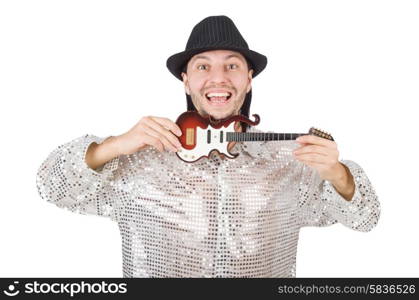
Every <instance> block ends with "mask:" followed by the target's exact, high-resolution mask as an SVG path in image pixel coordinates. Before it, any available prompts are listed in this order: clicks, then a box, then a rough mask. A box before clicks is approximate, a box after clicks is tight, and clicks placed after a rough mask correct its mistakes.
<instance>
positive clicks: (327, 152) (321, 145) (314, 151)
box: [293, 135, 355, 200]
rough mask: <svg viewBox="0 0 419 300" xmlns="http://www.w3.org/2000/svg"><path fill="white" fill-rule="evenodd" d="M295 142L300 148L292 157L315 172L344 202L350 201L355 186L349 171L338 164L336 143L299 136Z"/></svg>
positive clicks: (312, 136)
mask: <svg viewBox="0 0 419 300" xmlns="http://www.w3.org/2000/svg"><path fill="white" fill-rule="evenodd" d="M296 141H297V142H298V143H300V144H301V147H299V148H297V149H296V150H294V152H293V154H294V157H295V158H296V159H297V160H298V161H301V162H302V163H304V164H306V165H308V166H310V167H313V168H314V169H315V170H317V172H318V173H319V176H320V177H321V178H322V179H324V180H328V181H329V182H330V183H332V184H333V186H334V187H335V189H336V190H337V191H338V192H339V193H340V194H341V195H342V196H343V197H344V198H345V199H346V200H350V199H351V198H352V196H353V193H354V190H355V184H354V181H353V177H352V175H351V174H350V172H349V170H348V169H347V168H346V167H345V166H344V165H343V164H342V163H341V162H339V151H338V147H337V144H336V142H334V141H330V140H327V139H324V138H321V137H317V136H314V135H304V136H300V137H299V138H297V140H296Z"/></svg>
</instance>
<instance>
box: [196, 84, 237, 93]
mask: <svg viewBox="0 0 419 300" xmlns="http://www.w3.org/2000/svg"><path fill="white" fill-rule="evenodd" d="M210 89H224V90H227V91H229V92H231V93H233V92H234V93H236V94H237V89H236V88H235V87H234V86H228V85H211V86H208V87H206V88H203V89H201V91H200V92H201V95H205V94H206V92H207V91H208V90H210Z"/></svg>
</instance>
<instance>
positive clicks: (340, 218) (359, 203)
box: [298, 160, 380, 232]
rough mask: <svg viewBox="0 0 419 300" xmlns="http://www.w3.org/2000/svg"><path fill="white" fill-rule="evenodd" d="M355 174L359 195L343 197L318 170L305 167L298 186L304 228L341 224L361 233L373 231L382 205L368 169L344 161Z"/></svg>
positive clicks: (299, 205)
mask: <svg viewBox="0 0 419 300" xmlns="http://www.w3.org/2000/svg"><path fill="white" fill-rule="evenodd" d="M341 163H342V164H344V165H345V166H346V167H348V169H349V171H350V172H351V174H352V176H353V178H354V182H355V192H354V195H353V197H352V199H351V200H350V201H347V200H346V199H345V198H343V197H342V196H341V195H340V194H339V193H338V192H337V191H336V189H335V188H334V186H333V185H332V184H331V183H330V182H329V181H327V180H322V179H321V178H320V176H319V175H318V173H317V171H316V170H315V169H314V168H310V167H308V166H306V165H304V166H303V172H302V176H301V181H300V183H299V187H298V198H299V199H298V208H299V212H300V220H301V226H328V225H332V224H335V223H337V222H339V223H341V224H343V225H345V226H347V227H349V228H351V229H354V230H357V231H364V232H367V231H370V230H371V229H372V228H374V227H375V226H376V224H377V222H378V219H379V217H380V203H379V201H378V197H377V195H376V193H375V190H374V188H373V186H372V184H371V182H370V180H369V179H368V177H367V175H366V174H365V172H364V170H363V169H362V168H361V167H360V166H359V165H358V164H357V163H355V162H353V161H351V160H343V161H341Z"/></svg>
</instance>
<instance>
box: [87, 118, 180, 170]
mask: <svg viewBox="0 0 419 300" xmlns="http://www.w3.org/2000/svg"><path fill="white" fill-rule="evenodd" d="M175 134H176V135H177V136H181V135H182V132H181V130H180V128H179V126H178V125H177V124H176V123H174V122H173V121H171V120H170V119H168V118H161V117H154V116H147V117H142V118H141V119H140V121H139V122H138V123H137V124H135V126H134V127H132V128H131V129H130V130H129V131H127V132H126V133H123V134H121V135H118V136H112V137H109V138H107V139H106V140H104V141H103V142H102V143H101V144H99V145H98V144H96V143H92V144H91V145H90V146H89V149H88V150H87V152H86V157H85V161H86V163H87V165H88V166H89V167H90V168H92V169H97V168H98V167H100V166H102V165H104V164H105V163H106V162H108V161H110V160H111V159H113V158H114V157H117V156H119V155H121V154H127V155H128V154H132V153H135V152H137V151H139V150H141V149H143V148H144V147H146V146H147V145H149V146H152V147H154V148H156V149H157V150H159V151H160V152H163V151H164V150H167V151H173V152H176V151H177V150H179V149H181V147H182V145H181V144H180V142H179V140H178V137H177V136H175Z"/></svg>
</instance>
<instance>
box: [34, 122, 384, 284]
mask: <svg viewBox="0 0 419 300" xmlns="http://www.w3.org/2000/svg"><path fill="white" fill-rule="evenodd" d="M248 131H249V132H252V131H254V132H261V131H260V130H258V129H256V128H254V127H250V128H249V129H248ZM104 139H105V138H101V137H97V136H94V135H89V134H87V135H84V136H82V137H79V138H77V139H74V140H72V141H70V142H68V143H66V144H64V145H61V146H59V147H58V148H57V149H55V150H54V151H53V152H52V153H51V154H50V155H49V156H48V157H47V159H46V160H45V161H44V162H43V163H42V164H41V166H40V168H39V170H38V173H37V187H38V191H39V193H40V195H41V197H42V198H43V199H45V200H46V201H48V202H51V203H54V204H56V205H57V206H59V207H62V208H67V209H69V210H71V211H73V212H78V213H82V214H93V215H99V216H105V217H109V218H110V219H111V220H113V221H115V222H117V224H118V226H119V229H120V233H121V236H122V254H123V276H124V277H295V276H296V274H295V271H296V250H297V242H298V235H299V230H300V228H301V227H303V226H326V225H331V224H334V223H337V222H340V223H342V224H343V225H345V226H347V227H349V228H352V229H354V230H358V231H369V230H371V229H372V228H373V227H374V226H375V225H376V223H377V221H378V218H379V215H380V204H379V202H378V199H377V196H376V193H375V191H374V189H373V187H372V185H371V183H370V181H369V179H368V178H367V176H366V174H365V172H364V171H363V169H362V168H361V167H360V166H359V165H358V164H356V163H355V162H353V161H350V160H341V162H342V163H343V164H345V165H346V166H347V167H348V168H349V170H350V171H351V174H352V175H353V177H354V180H355V185H356V187H355V194H354V196H353V198H352V200H351V201H346V200H345V199H344V198H342V197H341V196H340V195H339V194H338V193H337V192H336V190H335V189H334V187H333V186H332V185H331V184H330V183H329V182H328V181H325V180H321V179H320V177H319V175H318V174H317V171H315V170H314V169H313V168H311V167H308V166H305V165H304V164H303V163H301V162H299V161H297V160H295V159H294V158H293V156H292V150H293V149H295V148H297V147H299V144H298V143H296V142H295V141H265V142H263V141H260V142H238V143H236V145H235V146H234V148H233V149H232V152H236V153H237V152H238V153H239V156H238V157H237V158H235V159H228V158H225V159H221V158H220V157H219V156H218V155H217V154H216V153H213V154H212V155H211V156H210V158H208V159H207V158H204V159H201V160H199V161H198V162H195V163H185V162H183V161H182V160H180V159H179V158H178V157H177V156H176V154H175V153H173V152H163V153H160V152H158V151H157V150H156V149H154V148H152V147H146V148H144V149H143V150H141V151H138V152H136V153H134V154H131V155H121V156H119V157H117V158H114V159H113V160H111V161H109V162H108V163H107V164H105V165H104V167H102V168H100V169H97V170H92V169H90V168H89V167H88V166H87V164H86V163H85V161H84V157H85V153H86V150H87V147H88V146H89V145H90V144H91V143H92V142H96V143H101V142H102V141H103V140H104Z"/></svg>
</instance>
